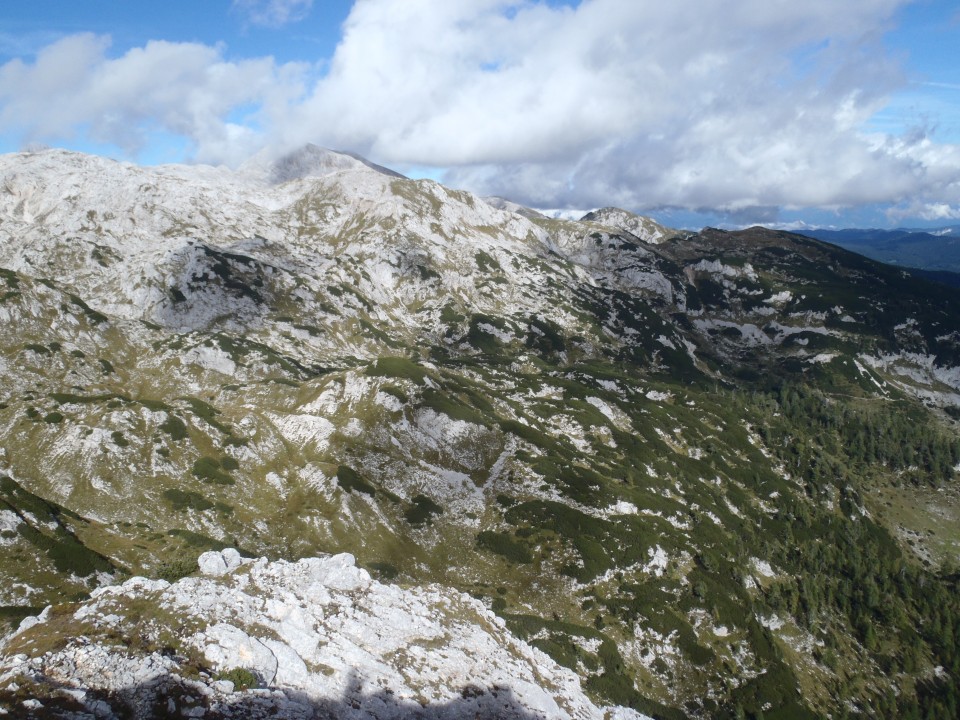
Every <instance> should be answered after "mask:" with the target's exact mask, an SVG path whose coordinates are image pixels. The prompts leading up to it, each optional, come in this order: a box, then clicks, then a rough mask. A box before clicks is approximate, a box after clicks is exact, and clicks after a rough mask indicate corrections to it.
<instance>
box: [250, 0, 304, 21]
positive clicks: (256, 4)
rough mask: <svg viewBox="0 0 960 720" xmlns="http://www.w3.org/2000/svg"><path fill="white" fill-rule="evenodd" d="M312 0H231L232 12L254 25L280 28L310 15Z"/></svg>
mask: <svg viewBox="0 0 960 720" xmlns="http://www.w3.org/2000/svg"><path fill="white" fill-rule="evenodd" d="M311 7H313V0H233V8H234V10H237V11H239V12H240V13H242V14H243V15H244V16H245V17H246V18H247V19H248V20H249V21H250V22H251V23H253V24H254V25H263V26H265V27H281V26H283V25H287V24H289V23H294V22H300V21H301V20H303V19H305V18H306V17H307V15H309V14H310V8H311Z"/></svg>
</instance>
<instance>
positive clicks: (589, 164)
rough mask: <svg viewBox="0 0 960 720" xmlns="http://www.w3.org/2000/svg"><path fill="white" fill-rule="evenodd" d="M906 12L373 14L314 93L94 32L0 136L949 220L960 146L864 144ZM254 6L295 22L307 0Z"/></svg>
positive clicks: (783, 5) (775, 5)
mask: <svg viewBox="0 0 960 720" xmlns="http://www.w3.org/2000/svg"><path fill="white" fill-rule="evenodd" d="M907 2H908V0H863V1H862V2H857V3H837V2H835V0H808V2H805V3H797V2H795V1H793V0H735V1H734V2H726V1H724V2H721V1H720V0H675V1H674V2H671V3H646V2H644V3H639V2H636V0H582V1H581V2H579V3H574V4H556V3H553V4H549V5H548V4H547V3H545V2H535V1H534V0H460V1H459V2H455V3H453V2H447V1H446V0H356V2H355V3H354V6H353V8H352V10H351V13H350V15H349V17H348V19H347V21H346V23H345V24H344V26H343V35H342V38H341V41H340V43H339V45H338V46H337V48H336V51H335V52H334V54H333V57H332V58H330V59H329V62H328V63H324V65H323V67H324V68H325V73H324V74H323V75H322V77H320V78H319V79H313V80H309V81H308V79H307V78H308V77H312V76H310V75H309V73H308V70H309V68H308V67H307V66H305V65H304V66H301V65H277V64H276V63H275V62H274V61H272V60H269V59H252V60H246V61H241V62H228V61H226V60H224V58H223V56H222V53H221V52H220V50H219V49H218V48H212V47H208V46H203V45H196V44H174V43H163V42H154V43H149V44H147V45H146V46H145V47H143V48H138V49H134V50H131V51H129V52H128V53H126V54H125V55H123V56H122V57H119V58H116V59H110V58H108V57H107V54H106V53H107V47H108V46H107V41H106V40H105V39H103V38H97V37H93V36H76V37H71V38H66V39H64V40H61V41H59V42H57V43H54V44H51V45H50V46H48V47H47V48H45V49H44V50H43V51H42V52H41V53H40V54H39V55H38V57H37V59H36V62H35V63H33V64H31V65H27V64H24V63H23V62H21V61H13V62H10V63H7V64H6V65H4V66H2V67H0V131H2V130H9V129H10V128H15V127H19V128H29V129H30V131H31V132H30V135H31V138H29V139H38V140H49V139H50V138H53V137H56V136H57V135H58V134H61V135H62V134H66V133H69V132H72V131H76V129H77V128H89V132H90V134H91V135H92V136H93V137H94V138H95V139H100V140H109V141H112V142H118V143H121V144H123V146H124V147H130V148H133V149H136V147H137V145H138V143H139V142H142V137H143V132H144V127H147V126H149V125H150V124H158V125H160V126H161V127H162V128H164V129H165V130H167V131H168V132H173V133H176V134H180V135H183V136H185V137H187V138H189V139H190V140H191V141H192V143H193V144H194V147H195V148H196V157H197V158H198V159H203V160H208V161H226V162H236V161H237V160H238V159H239V158H240V157H241V156H242V154H244V153H246V152H249V151H251V150H253V149H255V148H257V147H260V146H270V147H272V148H274V149H275V150H276V151H277V152H280V151H283V150H287V149H290V148H291V147H294V146H296V145H299V144H302V143H304V142H316V143H320V144H324V145H327V146H329V147H335V148H343V149H348V150H352V151H356V152H359V153H361V154H364V155H366V156H368V157H370V158H371V159H373V160H375V161H377V162H381V163H386V164H394V165H399V166H401V167H402V166H405V165H410V166H414V165H415V166H433V167H440V168H447V169H448V171H447V174H446V178H445V179H446V180H447V181H448V182H449V183H451V184H455V185H458V186H461V187H467V188H469V189H473V190H476V191H479V192H482V193H489V194H498V195H503V196H507V197H510V198H511V199H513V200H516V201H518V202H523V203H526V204H530V205H534V206H538V207H552V208H580V207H591V206H599V205H608V204H615V205H620V206H622V207H626V208H629V209H632V210H639V211H644V210H652V209H657V208H687V209H693V210H702V209H711V210H722V211H725V212H728V213H731V214H736V215H737V216H738V217H742V218H744V219H745V220H747V221H748V220H749V218H751V217H754V218H759V219H766V220H770V219H771V218H773V219H775V217H776V212H777V209H778V208H791V209H798V208H807V207H818V208H839V207H846V206H857V205H864V204H871V203H884V204H889V205H891V206H893V207H894V208H901V209H903V210H904V211H906V209H908V208H917V209H918V211H919V210H920V209H922V208H932V210H924V212H935V213H940V214H941V216H943V217H947V216H949V213H951V212H956V211H957V207H956V205H957V201H956V198H957V197H958V196H960V147H958V146H952V145H944V144H937V143H935V142H933V140H931V136H930V134H929V133H924V132H922V131H917V132H914V133H911V134H909V135H903V136H892V135H886V134H878V133H875V132H874V133H869V132H867V130H866V128H867V127H868V121H869V120H870V119H871V118H872V117H874V116H875V115H876V113H877V112H879V111H880V110H882V109H883V108H884V106H885V105H886V103H887V102H888V100H889V98H890V97H891V94H892V93H894V92H895V91H896V90H898V89H900V88H902V87H904V86H905V78H904V76H903V73H902V71H901V69H900V67H899V66H898V64H897V62H896V61H895V59H891V58H889V57H888V56H887V54H886V53H885V50H884V47H883V45H882V39H883V35H884V33H885V32H886V31H887V30H889V28H890V27H891V23H892V22H893V21H894V18H895V13H896V11H897V10H898V9H899V8H900V7H901V6H902V5H904V4H906V3H907ZM235 6H237V7H238V8H240V7H241V6H242V9H244V11H245V12H248V13H250V17H251V19H252V18H254V17H255V15H254V13H259V14H258V15H256V17H259V18H262V19H264V21H266V19H270V22H272V23H274V24H280V23H282V22H289V21H291V20H292V19H295V18H297V17H298V16H299V15H300V14H302V13H303V12H306V11H307V10H309V6H310V3H309V2H304V1H302V0H300V1H295V0H283V1H281V0H272V1H271V2H252V0H249V1H247V0H243V1H241V0H237V2H235ZM314 70H315V68H314ZM158 79H160V80H162V81H160V82H158ZM53 106H56V108H57V111H56V112H50V108H51V107H53ZM250 107H252V108H253V110H252V111H250V112H248V113H247V114H246V115H244V116H243V117H237V113H238V109H239V108H250ZM944 213H946V214H944Z"/></svg>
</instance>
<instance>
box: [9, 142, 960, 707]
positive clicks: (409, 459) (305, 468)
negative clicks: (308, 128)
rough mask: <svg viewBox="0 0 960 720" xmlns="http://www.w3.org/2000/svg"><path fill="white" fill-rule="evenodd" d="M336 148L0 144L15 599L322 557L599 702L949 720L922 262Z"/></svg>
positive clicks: (945, 318) (955, 512) (946, 401)
mask: <svg viewBox="0 0 960 720" xmlns="http://www.w3.org/2000/svg"><path fill="white" fill-rule="evenodd" d="M311 153H312V151H311ZM308 154H310V153H308ZM311 157H312V155H311ZM319 158H320V160H323V158H328V159H330V158H329V157H328V156H327V155H325V154H321V155H320V156H319ZM308 159H309V158H308ZM314 159H317V158H314ZM332 160H333V164H334V165H336V167H335V168H334V169H333V170H332V171H331V172H326V171H325V170H324V171H323V173H322V174H320V175H319V176H317V177H313V176H310V175H309V173H308V175H307V177H304V178H293V179H290V180H289V181H287V182H283V183H281V184H279V185H275V184H271V182H270V180H269V173H268V172H260V174H259V175H257V174H256V173H250V172H246V173H245V172H240V173H237V172H234V171H228V170H226V169H223V168H220V169H213V168H199V169H196V170H194V169H188V168H169V167H168V168H155V169H137V168H133V167H131V166H125V165H120V164H115V163H109V162H106V161H102V160H98V159H93V158H82V157H78V156H72V155H67V154H58V153H51V154H47V155H44V156H41V155H39V154H38V155H17V156H6V157H3V158H0V178H2V181H0V187H2V188H3V192H2V193H0V268H5V269H4V270H3V271H2V272H0V283H2V284H0V320H2V321H3V322H4V323H5V326H6V327H8V328H10V329H11V332H9V333H7V334H6V336H5V338H4V342H3V345H2V346H0V375H2V377H3V379H4V382H3V384H2V388H3V389H2V392H3V394H2V396H0V438H2V442H0V447H3V454H2V455H0V480H2V482H0V500H2V502H3V505H2V507H0V521H2V523H3V525H2V527H3V533H2V537H0V542H2V543H3V544H4V546H5V549H6V550H7V559H6V561H4V562H0V576H2V577H3V578H4V584H3V586H4V588H5V590H4V592H5V595H4V600H3V603H4V604H5V605H7V606H9V616H10V617H11V618H16V617H19V616H23V615H27V614H33V613H35V612H36V610H37V609H38V607H37V606H38V605H46V604H48V603H57V605H55V607H59V603H62V602H63V601H65V600H70V599H78V598H82V597H84V596H85V595H88V594H90V593H91V591H94V590H95V588H96V587H98V586H100V585H103V584H104V583H110V582H122V581H123V580H124V579H125V578H126V577H129V576H130V575H146V576H152V577H154V578H157V577H165V578H167V579H168V580H170V579H176V578H178V577H181V576H183V575H191V574H193V575H195V573H196V572H198V568H197V567H196V565H195V564H193V563H192V560H188V561H181V560H179V559H178V558H180V557H183V556H187V557H188V558H192V557H195V556H196V555H197V554H198V551H201V550H216V551H220V550H222V549H223V548H225V547H240V548H243V549H244V552H245V554H248V555H255V556H263V557H268V558H271V559H283V560H286V561H295V560H298V559H300V558H304V557H312V556H317V555H329V554H337V553H351V554H352V555H353V556H355V557H356V558H357V563H358V565H360V566H361V567H363V568H365V569H366V571H367V572H369V573H370V574H371V575H372V576H374V577H375V578H377V579H379V580H381V581H383V582H385V583H386V582H388V581H389V582H396V583H404V584H407V585H410V586H418V585H424V584H429V583H439V584H441V585H444V586H447V587H450V588H452V589H453V590H455V591H457V592H461V593H464V592H465V593H468V594H470V595H472V596H473V597H475V598H477V599H478V600H479V601H481V602H483V603H484V605H485V606H486V607H488V608H489V609H490V611H492V612H495V613H496V614H497V615H498V616H499V617H500V618H501V619H502V620H503V622H505V623H506V624H507V626H508V627H509V629H510V630H511V631H512V632H513V633H514V634H515V635H516V636H517V637H519V638H521V639H522V640H525V641H527V642H529V643H530V644H531V645H533V646H534V647H537V648H539V649H540V650H543V651H545V652H547V653H548V654H549V655H550V656H551V657H553V658H554V659H555V660H556V661H557V662H558V663H560V664H561V665H563V666H565V667H567V668H569V669H570V670H573V671H574V672H576V673H577V675H578V676H579V677H580V679H581V682H582V683H583V686H584V688H585V690H586V692H587V693H588V694H589V695H590V697H591V698H593V699H594V701H595V702H599V703H602V704H603V705H610V706H613V705H616V706H631V707H634V708H636V709H638V710H639V711H641V712H644V713H646V714H647V715H650V716H651V717H683V716H688V717H736V716H738V714H739V713H742V712H749V713H753V714H754V715H756V714H757V713H760V712H763V713H764V714H767V713H770V714H774V713H776V712H779V713H781V714H782V715H784V716H792V717H813V716H815V715H816V714H827V713H830V714H834V713H837V712H839V711H840V710H839V709H840V708H843V707H848V704H847V703H848V701H849V702H851V703H853V704H854V705H855V706H856V707H857V708H859V709H860V711H862V712H873V713H880V714H889V713H890V712H892V711H893V709H894V708H899V711H900V712H902V713H905V714H909V713H910V712H913V711H914V710H915V709H917V708H920V709H922V710H923V711H924V712H926V711H927V710H931V709H932V710H931V711H932V712H934V714H936V712H940V713H941V716H942V717H949V712H950V708H951V705H950V703H951V702H953V703H955V696H953V695H951V694H950V691H949V687H950V678H952V677H954V675H955V673H956V672H958V670H960V664H958V660H957V656H956V654H955V653H954V652H953V651H952V650H951V649H950V646H948V645H947V644H946V643H947V641H946V640H943V639H942V637H950V638H953V635H951V634H950V633H953V632H954V631H955V629H957V628H960V623H958V622H955V620H956V619H957V618H960V608H957V607H956V604H957V603H956V601H955V600H951V599H950V598H951V597H952V596H951V592H953V589H955V582H954V581H952V580H951V579H950V578H951V577H952V575H951V571H950V567H951V565H950V563H951V562H954V559H955V558H956V557H957V549H958V547H960V546H958V545H957V539H956V527H957V523H958V518H960V499H958V497H957V487H956V479H957V478H956V474H957V470H956V467H957V466H958V465H960V443H958V437H957V424H956V418H957V417H958V416H960V409H958V408H960V318H958V310H957V308H958V307H960V305H958V303H957V300H958V295H957V291H956V290H953V289H951V288H947V287H945V286H942V285H937V284H933V283H927V282H925V281H922V280H917V279H915V278H914V277H912V276H911V275H909V274H908V273H905V272H904V271H902V270H900V269H897V268H892V267H889V266H884V265H882V264H879V263H875V262H873V261H870V260H868V259H866V258H863V257H860V256H857V255H855V254H853V253H849V252H846V251H844V250H841V249H839V248H836V247H834V246H831V245H829V244H826V243H822V242H819V241H817V240H813V239H809V238H804V237H802V236H798V235H793V234H790V233H785V232H775V231H768V230H764V229H762V228H753V229H748V230H745V231H737V232H725V231H721V230H715V229H705V230H704V231H702V232H700V233H695V234H691V233H684V232H674V231H670V230H669V229H666V228H662V227H661V226H658V225H656V224H655V223H652V222H651V221H649V220H647V219H643V218H638V217H636V216H631V215H629V214H627V213H624V211H619V210H614V209H605V210H603V211H598V213H596V214H593V215H592V216H588V217H587V218H585V219H583V220H582V221H566V220H556V219H551V218H545V217H542V216H537V215H536V214H532V213H528V214H521V212H520V211H518V210H517V209H516V208H513V207H512V206H510V205H509V204H504V203H498V202H496V201H495V202H493V204H491V203H487V202H485V201H483V200H482V199H480V198H477V197H475V196H473V195H470V194H469V193H464V192H461V191H454V190H449V189H447V188H444V187H443V186H441V185H439V184H437V183H435V182H432V181H414V180H406V179H402V178H397V177H394V176H392V175H387V174H384V173H382V172H379V171H377V170H376V169H372V168H369V167H367V166H366V165H365V164H363V163H361V162H359V161H356V160H354V159H349V158H348V159H347V160H343V159H341V158H338V157H333V158H332ZM322 164H323V163H322V162H321V165H322ZM305 165H306V166H309V163H305ZM84 168H88V169H87V170H85V169H84ZM258 172H259V171H258ZM257 178H259V179H257ZM497 204H500V205H501V206H502V207H501V208H497V207H494V205H497ZM504 208H506V209H504ZM91 211H92V214H91ZM798 548H800V549H802V552H800V551H798ZM844 578H847V580H846V581H845V580H844ZM920 583H923V585H924V587H925V588H926V591H925V593H923V594H917V593H915V592H914V591H913V589H912V588H913V587H914V586H919V584H920ZM868 590H869V592H868ZM881 597H882V598H885V599H884V601H883V602H882V603H881V602H880V600H879V598H881ZM932 608H938V609H937V610H936V611H934V610H933V609H932ZM934 612H935V613H936V617H937V618H939V623H940V628H941V631H942V632H941V635H942V637H941V636H940V635H937V634H936V633H933V632H932V631H931V629H930V627H931V626H927V625H925V624H924V622H923V618H925V617H931V616H932V613H934ZM947 625H949V627H950V628H951V629H950V630H949V632H945V631H943V629H944V627H946V626H947ZM950 642H953V640H952V639H951V640H950ZM938 667H939V668H942V673H941V674H938V673H940V671H937V670H936V668H938ZM944 673H945V674H944ZM941 675H942V677H941ZM927 683H933V685H931V686H930V687H931V688H934V689H933V690H929V689H928V685H927ZM0 685H2V683H0ZM891 688H896V689H897V690H898V692H899V694H898V695H895V696H894V699H890V696H889V693H888V691H889V690H890V689H891ZM934 690H935V691H934Z"/></svg>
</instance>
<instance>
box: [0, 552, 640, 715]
mask: <svg viewBox="0 0 960 720" xmlns="http://www.w3.org/2000/svg"><path fill="white" fill-rule="evenodd" d="M199 564H200V567H201V572H202V575H200V576H198V577H190V578H184V579H182V580H180V581H178V582H176V583H174V584H168V583H164V582H156V581H147V580H144V579H143V578H133V579H131V580H128V581H127V582H126V583H124V584H123V585H120V586H116V587H115V588H112V589H111V590H104V591H101V592H99V593H97V596H96V597H95V598H93V599H92V600H89V601H87V602H86V603H84V604H82V605H81V606H80V608H78V609H77V610H76V611H75V612H74V616H73V617H74V619H75V620H76V621H77V622H84V623H86V624H87V625H85V629H84V636H83V638H74V639H72V640H71V641H70V642H69V643H68V644H67V647H66V648H64V649H62V650H58V651H55V652H52V653H46V654H42V655H39V656H37V657H31V656H29V655H27V654H23V653H19V654H3V655H0V686H3V685H4V684H5V683H7V682H8V681H9V680H10V679H11V678H14V677H17V676H23V675H29V676H33V677H42V678H46V679H48V681H49V682H50V683H51V684H52V685H51V686H44V685H42V684H40V685H38V695H40V696H41V697H42V696H43V695H44V688H46V691H48V692H50V693H55V692H58V691H56V690H55V689H54V686H56V685H58V684H62V685H63V686H65V687H67V688H69V689H70V693H71V695H70V697H71V698H74V699H77V700H78V701H79V702H80V703H81V704H82V705H83V706H84V707H86V708H87V709H88V711H89V712H91V713H94V712H96V716H97V717H113V716H114V711H115V707H114V705H112V704H111V703H110V702H106V701H103V700H100V699H97V700H95V699H93V697H92V694H91V691H94V690H96V691H106V692H108V693H111V696H110V697H114V696H116V697H117V698H121V697H122V698H125V702H130V703H131V704H132V705H133V706H134V707H135V708H141V711H145V710H144V709H145V708H146V707H147V706H153V707H155V706H156V703H157V702H160V703H161V704H162V703H163V701H164V698H167V700H166V702H167V705H166V707H167V709H168V711H169V712H170V713H171V714H179V715H180V716H188V717H208V718H215V717H261V716H263V717H266V716H268V715H270V716H275V717H291V718H292V717H312V716H320V717H351V718H380V719H385V718H401V717H411V716H412V715H413V714H415V715H416V716H417V717H425V718H475V717H486V718H492V717H510V718H518V719H520V720H523V719H525V718H529V719H531V720H532V719H533V718H583V719H591V718H596V719H597V720H601V719H602V718H618V719H620V720H631V719H633V720H638V719H639V718H641V717H642V716H640V715H637V714H636V713H635V712H633V711H632V710H628V709H626V708H605V709H604V708H599V707H597V706H596V705H595V704H594V703H592V702H591V701H590V700H589V699H588V698H587V697H586V696H585V695H584V694H583V691H582V690H581V688H580V682H579V680H578V678H577V677H576V675H574V674H573V673H572V672H571V671H569V670H567V669H565V668H562V667H560V666H558V665H557V664H556V663H555V662H554V661H553V660H552V659H550V658H549V657H548V656H547V655H545V654H544V653H542V652H540V651H539V650H536V649H534V648H532V647H530V646H529V645H527V644H526V643H525V642H523V641H521V640H519V639H517V638H516V637H515V636H513V635H512V634H511V633H510V632H509V631H508V630H507V629H506V628H505V626H504V623H503V621H502V620H501V619H500V618H498V617H496V616H495V615H493V614H492V613H491V612H489V611H488V610H487V609H486V608H485V607H484V606H483V605H482V604H481V603H480V602H478V601H477V600H475V599H473V598H471V597H469V596H467V595H462V594H460V593H457V592H454V591H451V590H449V589H446V588H443V587H439V586H427V587H414V588H409V589H407V588H401V587H399V586H396V585H385V584H382V583H379V582H377V581H375V580H373V579H372V578H371V577H370V575H369V574H368V573H367V572H366V570H363V569H362V568H358V567H357V566H356V564H355V561H354V558H353V556H352V555H349V554H342V555H335V556H330V557H319V558H306V559H303V560H300V561H297V562H286V561H277V562H268V561H267V560H265V559H260V560H255V561H249V560H247V561H245V560H244V559H243V558H241V557H240V555H239V553H237V552H236V550H224V551H222V552H208V553H204V554H203V555H202V556H201V557H200V561H199ZM131 602H134V603H136V607H137V615H136V616H135V617H134V616H133V614H132V613H131V612H130V611H131V609H132V608H131V604H130V603H131ZM144 604H146V606H147V607H148V608H150V609H151V611H150V612H149V613H145V612H144V611H143V607H144ZM147 615H151V616H153V617H156V618H173V619H174V621H173V622H172V623H171V625H173V626H175V628H176V635H177V637H178V639H179V641H180V646H179V647H175V648H173V650H174V651H175V652H173V653H171V652H169V651H168V652H165V653H158V652H149V653H148V652H140V653H139V654H138V653H137V652H131V651H129V650H128V649H127V648H125V647H123V646H118V645H117V644H116V642H115V640H111V639H108V638H107V637H104V638H102V639H98V635H97V631H100V630H106V629H109V630H110V631H111V632H112V633H114V637H115V633H117V632H120V633H124V632H126V633H131V634H136V633H140V637H139V638H138V639H139V644H140V646H141V647H144V648H149V647H150V646H151V644H156V643H159V642H161V640H160V637H161V636H163V637H166V638H167V640H166V641H167V642H169V636H168V635H163V632H162V630H161V629H159V626H162V625H163V622H162V621H156V622H148V623H147V624H146V625H144V624H140V625H137V622H138V618H140V617H145V616H147ZM48 617H49V613H46V614H45V615H43V616H41V617H39V618H35V619H34V622H33V623H24V626H23V627H22V629H21V630H19V631H18V632H17V633H15V634H14V635H13V636H12V637H11V638H8V639H7V641H6V644H5V646H4V647H3V651H4V653H7V652H9V647H10V646H11V644H12V643H23V642H26V641H28V640H29V636H28V635H27V633H31V632H32V633H41V634H43V633H45V632H46V631H47V629H48V628H47V625H48V623H49V620H48ZM49 631H50V632H55V631H54V630H53V629H52V628H49ZM71 634H76V633H73V632H72V631H71ZM154 635H156V637H154ZM27 646H28V647H29V645H27ZM17 647H20V646H19V645H17ZM190 656H193V657H197V656H202V658H203V662H204V664H205V666H206V668H208V671H206V672H205V673H204V674H201V675H200V680H191V679H186V678H185V677H184V676H185V675H187V674H188V673H187V672H186V668H185V666H184V663H185V662H186V657H190ZM238 672H239V673H240V674H238ZM221 676H223V677H222V678H221ZM243 677H247V678H251V677H252V678H255V679H256V681H257V682H258V684H259V686H260V687H259V688H254V689H246V688H244V687H237V681H238V680H240V679H241V678H243ZM172 687H176V688H178V689H179V690H178V693H179V694H178V693H175V692H172V690H171V688H172ZM186 698H189V700H188V699H186ZM97 703H99V704H97ZM141 704H142V707H141ZM117 707H119V706H117Z"/></svg>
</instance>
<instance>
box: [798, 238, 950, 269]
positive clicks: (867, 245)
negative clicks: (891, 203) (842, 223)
mask: <svg viewBox="0 0 960 720" xmlns="http://www.w3.org/2000/svg"><path fill="white" fill-rule="evenodd" d="M803 234H804V235H806V236H808V237H813V238H817V239H818V240H825V241H827V242H830V243H833V244H834V245H839V246H841V247H844V248H846V249H847V250H852V251H853V252H856V253H860V254H861V255H866V256H867V257H869V258H873V259H874V260H880V261H881V262H885V263H890V264H891V265H900V266H903V267H915V268H920V269H923V270H948V271H950V272H960V227H943V228H937V229H934V230H911V229H899V230H859V229H847V230H819V229H817V230H804V231H803Z"/></svg>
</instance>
